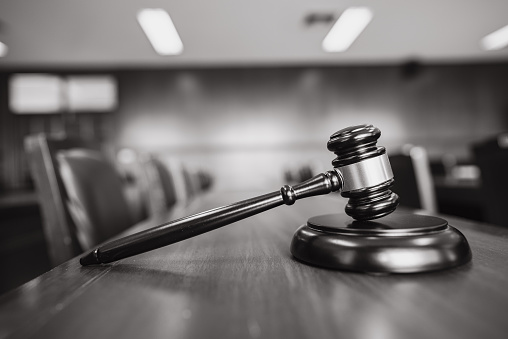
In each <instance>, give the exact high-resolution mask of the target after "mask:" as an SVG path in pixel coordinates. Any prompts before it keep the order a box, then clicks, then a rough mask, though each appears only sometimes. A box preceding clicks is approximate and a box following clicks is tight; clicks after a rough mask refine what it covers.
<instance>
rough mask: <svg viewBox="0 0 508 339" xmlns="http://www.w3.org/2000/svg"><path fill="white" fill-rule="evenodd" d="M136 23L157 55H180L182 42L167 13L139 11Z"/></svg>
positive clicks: (149, 10) (163, 11)
mask: <svg viewBox="0 0 508 339" xmlns="http://www.w3.org/2000/svg"><path fill="white" fill-rule="evenodd" d="M138 22H139V24H140V25H141V28H143V31H144V32H145V34H146V36H147V37H148V40H149V41H150V43H151V44H152V46H153V48H154V49H155V51H156V52H157V53H158V54H160V55H177V54H180V53H182V51H183V43H182V40H181V39H180V36H179V35H178V32H177V31H176V28H175V25H173V21H172V20H171V17H170V16H169V14H168V12H166V11H165V10H163V9H161V8H146V9H143V10H141V11H139V13H138Z"/></svg>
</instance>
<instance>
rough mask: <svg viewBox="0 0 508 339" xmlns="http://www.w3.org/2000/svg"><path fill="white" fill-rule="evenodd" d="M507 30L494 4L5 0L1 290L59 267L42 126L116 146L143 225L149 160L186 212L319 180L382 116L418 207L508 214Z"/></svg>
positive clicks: (502, 10) (482, 217)
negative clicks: (342, 148)
mask: <svg viewBox="0 0 508 339" xmlns="http://www.w3.org/2000/svg"><path fill="white" fill-rule="evenodd" d="M507 25H508V3H507V2H506V1H495V0H488V1H485V0H484V1H479V0H478V1H466V2H464V1H458V0H453V1H452V0H450V1H446V2H442V1H423V2H413V1H409V2H408V1H402V0H386V1H382V2H379V1H371V0H366V1H327V0H318V1H312V2H308V1H294V0H292V1H289V0H278V1H265V0H260V1H227V0H216V1H193V2H189V1H180V0H174V1H163V0H154V1H142V0H110V1H106V2H104V1H98V0H89V1H78V0H42V1H41V0H17V1H8V0H2V1H1V2H0V252H2V255H0V258H1V259H0V260H1V261H0V265H2V267H7V268H9V267H12V268H13V275H12V277H11V278H10V279H7V278H3V279H2V286H1V288H2V289H1V290H0V291H5V290H8V289H10V288H12V287H14V286H16V285H17V284H19V283H22V282H25V281H27V280H29V279H30V278H32V277H34V276H36V275H38V274H40V273H42V272H44V271H45V270H47V269H49V268H50V267H51V266H52V265H54V261H53V260H52V258H51V254H47V253H48V249H47V246H48V245H47V240H48V239H47V238H48V235H47V234H48V232H47V231H46V226H45V225H44V222H45V221H44V218H45V216H46V214H45V213H46V212H43V211H42V212H41V208H40V205H39V202H40V199H41V194H40V192H39V193H38V190H39V191H40V187H39V186H40V185H39V186H38V184H37V183H38V181H37V180H34V168H35V167H34V165H31V163H32V162H31V160H30V157H29V154H28V153H27V152H25V147H27V146H26V145H27V144H26V141H25V140H26V139H27V138H28V137H29V136H34V135H41V134H42V135H45V136H48V137H53V136H58V137H60V138H62V137H63V138H65V137H72V138H75V139H79V140H85V141H88V142H93V143H95V144H100V145H101V146H100V148H101V152H103V154H105V156H106V157H107V158H108V159H109V161H110V162H111V163H112V164H113V165H114V166H115V169H116V170H117V171H118V173H119V174H120V176H121V179H122V183H123V184H124V185H125V187H124V191H125V195H126V200H127V202H128V204H130V205H129V206H130V210H131V211H137V212H136V213H133V214H135V215H134V217H133V218H134V220H135V221H139V220H141V219H143V218H148V217H150V211H151V210H153V206H152V207H150V206H146V201H148V200H149V199H152V198H153V197H151V198H149V197H148V196H149V195H150V192H151V189H150V187H151V186H150V183H148V184H146V183H145V185H144V186H143V185H142V184H141V182H142V181H143V180H142V179H140V178H141V177H142V176H143V175H140V172H143V171H146V168H144V167H143V166H145V165H146V163H147V161H148V160H153V159H156V160H157V162H158V163H159V164H162V166H163V167H165V169H164V170H166V171H167V173H170V174H171V181H172V186H173V187H172V189H173V190H174V191H175V192H176V193H174V195H175V197H173V198H172V199H173V200H172V199H167V200H168V201H169V203H168V204H166V206H165V207H167V208H170V207H171V206H173V203H176V202H178V201H185V202H188V201H189V200H190V198H191V197H193V196H197V195H199V194H200V193H203V192H205V191H214V192H223V191H242V192H245V191H265V190H270V191H271V190H274V189H276V188H277V187H279V186H280V185H282V184H285V183H294V182H299V181H302V180H304V179H306V178H308V177H310V176H312V175H315V174H317V173H318V172H320V171H322V170H326V169H329V168H331V164H330V162H331V160H332V159H333V158H334V156H333V154H331V153H330V152H328V151H327V149H326V142H327V141H328V138H329V136H330V135H331V134H333V133H334V132H336V131H337V130H339V129H342V128H344V127H347V126H350V125H357V124H363V123H368V124H373V125H375V126H377V127H378V128H380V130H381V131H382V136H381V138H380V141H379V145H383V146H385V147H386V148H387V150H388V153H389V154H390V156H391V157H393V158H392V159H393V161H392V164H393V165H394V171H395V173H396V178H397V180H399V179H398V178H400V181H398V182H399V183H400V184H399V187H398V188H397V187H395V188H394V190H395V191H396V192H397V193H399V194H400V195H401V198H402V202H403V205H406V206H408V207H412V208H416V209H424V210H427V211H429V212H432V213H445V214H453V215H458V216H461V217H464V218H469V219H474V220H479V221H484V222H490V223H496V224H502V223H503V220H501V219H499V218H497V219H496V217H495V212H490V211H487V209H488V208H489V206H491V205H492V204H491V203H486V199H487V198H485V197H486V196H487V195H488V196H489V197H493V198H494V200H496V201H497V202H500V204H501V206H505V205H507V204H508V202H507V201H506V197H505V196H504V194H498V195H496V193H492V192H493V191H491V190H490V188H489V191H486V189H487V188H486V187H485V183H486V182H487V181H489V180H490V179H487V181H485V176H486V175H485V173H487V171H488V170H484V171H483V176H482V168H481V167H482V165H481V164H480V162H479V161H478V156H476V153H475V152H477V151H475V150H482V149H483V147H486V148H487V149H491V148H492V147H493V148H496V149H501V150H502V149H506V147H508V137H507V136H506V134H504V132H506V131H507V130H508V48H506V46H507V45H508V26H507ZM478 152H481V151H478ZM147 159H148V160H147ZM405 159H406V160H405ZM407 159H409V160H407ZM411 159H412V160H411ZM496 159H498V160H496V161H505V160H499V159H501V158H496ZM502 159H506V153H504V155H503V157H502ZM411 161H413V162H411ZM167 173H166V174H167ZM498 173H502V172H500V171H498ZM163 176H164V175H162V177H163ZM422 176H423V179H422ZM499 176H501V174H499ZM489 178H494V179H495V180H494V181H495V183H497V184H498V186H499V185H500V183H501V181H502V179H500V178H499V177H495V175H493V176H490V177H489ZM159 180H161V181H160V182H164V179H161V175H159ZM151 184H153V181H152V182H151ZM60 186H62V185H60ZM141 186H143V187H144V188H143V187H141ZM156 186H157V185H156ZM60 188H62V187H60ZM406 190H407V192H406ZM486 192H489V193H488V194H487V193H486ZM163 193H164V192H163ZM161 194H162V193H161ZM165 194H167V192H166V193H165ZM181 196H184V197H183V198H182V197H181ZM155 199H156V198H155ZM156 200H157V199H156ZM486 205H487V206H486ZM493 213H494V214H493ZM492 215H494V217H492ZM504 223H505V224H506V222H505V221H504ZM81 248H82V249H83V246H81ZM34 253H37V255H36V256H37V257H38V258H39V262H35V263H34V260H28V259H24V258H33V257H34ZM23 260H25V261H26V263H25V261H23ZM21 264H22V266H24V267H25V270H24V271H22V272H21V271H20V270H19V269H18V268H17V269H14V267H19V266H20V265H21Z"/></svg>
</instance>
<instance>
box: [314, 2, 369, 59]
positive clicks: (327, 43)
mask: <svg viewBox="0 0 508 339" xmlns="http://www.w3.org/2000/svg"><path fill="white" fill-rule="evenodd" d="M372 16H373V14H372V11H371V10H370V9H369V8H368V7H349V8H348V9H346V10H345V11H344V13H342V15H341V16H340V17H339V18H338V19H337V21H336V22H335V24H334V25H333V27H332V29H330V32H328V34H327V35H326V37H325V39H324V40H323V45H322V46H323V49H324V50H325V51H326V52H344V51H345V50H347V49H348V48H349V46H351V44H352V43H353V42H354V41H355V40H356V38H358V36H359V35H360V33H362V31H363V30H364V29H365V27H367V25H368V24H369V22H370V21H371V20H372Z"/></svg>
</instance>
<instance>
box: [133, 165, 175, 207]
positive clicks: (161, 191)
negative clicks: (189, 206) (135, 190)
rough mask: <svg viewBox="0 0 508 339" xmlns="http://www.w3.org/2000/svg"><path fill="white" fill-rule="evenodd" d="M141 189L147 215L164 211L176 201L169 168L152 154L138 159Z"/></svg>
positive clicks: (173, 181)
mask: <svg viewBox="0 0 508 339" xmlns="http://www.w3.org/2000/svg"><path fill="white" fill-rule="evenodd" d="M140 166H141V168H142V170H141V172H142V178H141V180H140V181H141V182H142V186H143V187H142V190H143V192H144V194H143V196H144V199H145V205H146V209H147V211H148V214H149V215H157V214H160V213H164V212H165V211H167V210H168V209H170V208H172V207H173V206H174V205H175V204H176V203H177V193H176V187H175V180H174V178H173V175H172V173H171V172H170V169H169V168H168V167H167V166H166V164H164V163H163V162H162V161H161V160H159V159H158V158H157V157H155V156H153V155H146V156H145V157H144V159H142V160H141V161H140Z"/></svg>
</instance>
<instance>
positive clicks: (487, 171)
mask: <svg viewBox="0 0 508 339" xmlns="http://www.w3.org/2000/svg"><path fill="white" fill-rule="evenodd" d="M473 154H474V156H475V160H476V163H477V164H478V167H479V168H480V172H481V182H482V184H481V189H480V194H481V197H482V202H483V206H482V209H483V217H484V220H485V221H486V222H488V223H492V224H497V225H501V226H508V217H507V215H506V211H507V209H508V195H507V193H506V192H508V176H507V173H508V133H503V134H500V135H498V136H496V137H494V138H492V139H489V140H486V141H485V142H482V143H478V144H475V145H473Z"/></svg>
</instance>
